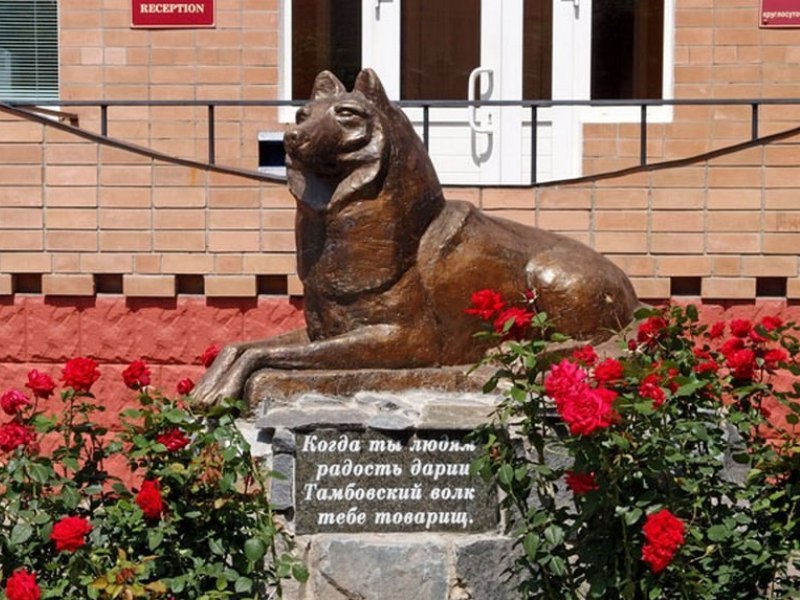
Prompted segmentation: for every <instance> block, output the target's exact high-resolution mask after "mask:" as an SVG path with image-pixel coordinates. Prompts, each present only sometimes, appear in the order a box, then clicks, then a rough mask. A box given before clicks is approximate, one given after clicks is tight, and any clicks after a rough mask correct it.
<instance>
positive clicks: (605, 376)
mask: <svg viewBox="0 0 800 600" xmlns="http://www.w3.org/2000/svg"><path fill="white" fill-rule="evenodd" d="M622 374H623V368H622V363H621V362H619V361H618V360H617V359H615V358H607V359H605V360H604V361H603V362H601V363H600V364H599V365H597V366H596V367H595V368H594V379H595V381H596V382H597V383H601V384H603V383H608V382H609V381H618V380H620V379H622Z"/></svg>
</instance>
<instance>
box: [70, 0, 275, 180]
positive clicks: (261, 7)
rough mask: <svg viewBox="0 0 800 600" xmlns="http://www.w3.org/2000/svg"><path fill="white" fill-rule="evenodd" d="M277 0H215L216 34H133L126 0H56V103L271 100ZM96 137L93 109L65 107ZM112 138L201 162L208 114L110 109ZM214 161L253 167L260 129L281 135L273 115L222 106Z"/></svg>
mask: <svg viewBox="0 0 800 600" xmlns="http://www.w3.org/2000/svg"><path fill="white" fill-rule="evenodd" d="M279 4H280V2H279V0H235V1H217V2H216V5H217V6H216V11H217V12H216V22H217V26H216V27H215V28H213V29H186V30H174V29H173V30H147V29H131V28H130V0H60V1H59V15H60V36H61V37H60V42H59V46H60V51H61V55H60V60H61V99H62V100H98V99H105V100H207V99H215V100H274V99H277V98H278V87H277V85H278V52H279V51H278V29H279V13H278V10H279V8H278V7H279ZM68 110H69V111H71V112H76V113H78V115H79V118H80V126H81V127H84V128H87V129H89V130H91V131H95V132H99V131H100V112H99V110H98V109H95V108H70V109H68ZM108 120H109V130H108V133H109V135H111V136H113V137H117V138H120V139H124V140H126V141H129V142H135V143H140V144H143V145H146V146H149V147H151V148H154V149H156V150H159V151H163V152H166V153H169V154H174V155H177V156H182V157H185V158H199V159H205V158H206V157H207V156H208V144H207V134H206V132H207V127H208V125H207V110H206V109H205V108H192V107H153V108H146V107H111V108H109V111H108ZM215 121H216V135H215V146H216V155H217V158H218V161H219V162H220V163H221V164H228V165H233V166H242V167H246V168H251V169H254V168H256V167H257V166H258V162H257V156H258V144H257V138H258V131H259V130H275V129H280V127H279V126H278V125H277V114H276V112H275V109H269V108H260V107H245V108H238V107H219V108H217V109H216V114H215Z"/></svg>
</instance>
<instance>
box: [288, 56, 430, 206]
mask: <svg viewBox="0 0 800 600" xmlns="http://www.w3.org/2000/svg"><path fill="white" fill-rule="evenodd" d="M284 146H285V148H286V155H287V159H286V165H287V173H288V180H289V189H290V191H291V192H292V194H293V195H294V196H295V198H296V199H297V200H298V202H299V203H300V207H301V209H310V210H313V211H317V212H321V211H331V210H334V209H335V208H336V207H337V206H338V205H341V204H344V203H347V202H349V201H351V200H353V199H354V198H371V197H375V196H376V195H377V194H378V193H379V192H380V190H381V189H382V188H384V187H385V184H386V181H385V180H386V178H387V175H388V173H389V171H390V168H392V167H394V168H395V170H396V171H398V172H399V171H402V167H403V165H404V164H408V166H409V167H410V168H411V169H413V171H414V176H415V177H417V178H418V177H420V176H422V177H424V178H426V185H427V186H428V187H429V188H430V187H436V188H439V189H440V186H439V182H438V178H437V177H436V174H435V171H434V170H433V166H432V165H431V164H430V160H429V159H428V156H427V153H426V152H425V149H424V147H423V146H422V143H421V141H420V139H419V136H418V135H417V134H416V132H415V131H414V129H413V127H412V126H411V123H410V122H409V121H408V119H407V118H406V116H405V114H404V113H403V112H402V111H401V110H399V109H398V108H397V107H395V106H394V105H393V104H392V102H391V101H389V99H388V98H387V96H386V92H385V91H384V89H383V85H382V84H381V82H380V80H379V79H378V76H377V75H376V74H375V72H374V71H372V70H371V69H364V70H363V71H361V72H360V73H359V75H358V77H357V78H356V82H355V85H354V87H353V91H352V92H348V91H347V90H346V89H345V87H344V85H343V84H342V82H341V81H339V79H337V78H336V76H335V75H334V74H333V73H330V72H329V71H323V72H322V73H320V74H319V75H318V76H317V78H316V80H315V82H314V89H313V92H312V96H311V102H309V103H308V104H307V105H305V106H303V107H302V108H300V109H299V110H298V111H297V117H296V124H295V125H294V126H293V127H290V128H289V129H288V130H287V131H286V134H285V136H284ZM409 157H411V160H410V162H409Z"/></svg>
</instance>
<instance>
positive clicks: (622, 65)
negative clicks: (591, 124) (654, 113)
mask: <svg viewBox="0 0 800 600" xmlns="http://www.w3.org/2000/svg"><path fill="white" fill-rule="evenodd" d="M663 56H664V1H663V0H603V1H602V2H594V3H593V5H592V98H594V99H617V98H661V81H662V73H663Z"/></svg>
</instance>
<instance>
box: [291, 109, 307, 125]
mask: <svg viewBox="0 0 800 600" xmlns="http://www.w3.org/2000/svg"><path fill="white" fill-rule="evenodd" d="M307 118H308V111H307V110H306V109H305V108H301V109H300V110H298V111H297V112H296V113H295V115H294V122H295V123H296V124H297V125H300V123H302V122H303V121H305V120H306V119H307Z"/></svg>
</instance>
